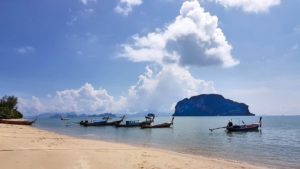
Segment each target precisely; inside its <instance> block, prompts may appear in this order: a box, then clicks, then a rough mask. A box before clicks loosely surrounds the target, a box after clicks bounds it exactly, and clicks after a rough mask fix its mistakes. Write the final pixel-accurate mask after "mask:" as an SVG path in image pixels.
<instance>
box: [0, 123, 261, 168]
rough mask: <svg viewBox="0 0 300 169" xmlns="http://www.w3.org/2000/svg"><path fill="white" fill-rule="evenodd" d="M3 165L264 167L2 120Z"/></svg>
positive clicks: (0, 163) (0, 154) (0, 151)
mask: <svg viewBox="0 0 300 169" xmlns="http://www.w3.org/2000/svg"><path fill="white" fill-rule="evenodd" d="M0 168H1V169H21V168H22V169H202V168H207V169H221V168H236V169H239V168H243V169H245V168H262V167H258V166H253V165H249V164H246V163H241V162H236V161H227V160H222V159H213V158H206V157H202V156H194V155H187V154H181V153H176V152H171V151H166V150H160V149H154V148H145V147H138V146H131V145H126V144H120V143H111V142H104V141H98V140H88V139H80V138H74V137H69V136H64V135H59V134H56V133H51V132H48V131H43V130H40V129H36V128H33V127H30V126H17V125H7V124H0Z"/></svg>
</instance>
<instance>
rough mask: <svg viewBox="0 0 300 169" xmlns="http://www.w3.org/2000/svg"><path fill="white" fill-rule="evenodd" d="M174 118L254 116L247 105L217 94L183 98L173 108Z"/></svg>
mask: <svg viewBox="0 0 300 169" xmlns="http://www.w3.org/2000/svg"><path fill="white" fill-rule="evenodd" d="M173 115H174V116H254V114H252V113H250V112H249V109H248V105H246V104H244V103H238V102H235V101H232V100H230V99H225V98H224V97H223V96H222V95H218V94H202V95H198V96H193V97H191V98H189V99H188V98H185V99H183V100H181V101H179V102H178V103H177V104H176V106H175V113H174V114H173Z"/></svg>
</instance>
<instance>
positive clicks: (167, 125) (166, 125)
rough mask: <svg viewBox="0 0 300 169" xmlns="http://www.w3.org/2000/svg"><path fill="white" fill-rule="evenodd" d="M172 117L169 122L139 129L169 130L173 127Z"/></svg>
mask: <svg viewBox="0 0 300 169" xmlns="http://www.w3.org/2000/svg"><path fill="white" fill-rule="evenodd" d="M173 121H174V117H173V118H172V120H171V122H166V123H161V124H156V125H142V126H141V129H146V128H170V127H171V126H172V125H173Z"/></svg>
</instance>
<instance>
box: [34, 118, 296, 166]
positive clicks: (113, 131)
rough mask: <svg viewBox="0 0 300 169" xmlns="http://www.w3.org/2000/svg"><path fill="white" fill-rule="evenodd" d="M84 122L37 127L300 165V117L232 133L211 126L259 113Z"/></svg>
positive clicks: (269, 163) (55, 121) (239, 121)
mask: <svg viewBox="0 0 300 169" xmlns="http://www.w3.org/2000/svg"><path fill="white" fill-rule="evenodd" d="M171 118H172V117H157V118H156V119H155V123H160V122H169V121H170V120H171ZM80 120H85V119H79V118H73V119H69V120H66V121H62V120H60V119H54V118H52V119H51V118H49V119H38V121H37V122H36V123H35V124H34V126H35V127H37V128H40V129H44V130H49V131H52V132H56V133H59V134H64V135H69V136H75V137H80V138H88V139H99V140H104V141H111V142H120V143H126V144H131V145H138V146H145V147H154V148H161V149H167V150H171V151H176V152H180V153H188V154H194V155H203V156H207V157H213V158H221V159H228V160H234V161H241V162H246V163H250V164H254V165H259V166H265V167H269V168H297V169H300V160H299V159H300V116H263V117H262V128H261V129H260V130H259V131H255V132H232V133H229V132H226V130H225V129H224V128H223V129H219V130H214V131H212V132H211V131H210V130H209V129H210V128H216V127H223V126H226V125H227V123H228V121H229V120H232V121H233V122H234V123H237V124H242V121H244V122H245V123H246V124H249V123H257V122H258V120H259V117H258V116H242V117H238V116H236V117H235V116H234V117H233V116H214V117H175V120H174V126H173V127H172V128H158V129H140V128H116V127H113V126H105V127H82V126H80V125H79V124H78V122H79V121H80ZM89 120H90V119H89ZM93 120H97V118H94V119H93ZM98 120H100V119H99V118H98ZM125 120H144V119H143V117H140V118H137V117H136V118H126V119H125Z"/></svg>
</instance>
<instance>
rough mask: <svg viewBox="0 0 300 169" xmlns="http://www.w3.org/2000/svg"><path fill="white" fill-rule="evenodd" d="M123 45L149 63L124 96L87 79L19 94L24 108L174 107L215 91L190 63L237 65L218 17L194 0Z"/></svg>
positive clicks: (125, 52)
mask: <svg viewBox="0 0 300 169" xmlns="http://www.w3.org/2000/svg"><path fill="white" fill-rule="evenodd" d="M122 47H123V48H122V52H121V54H120V55H121V56H122V57H124V58H127V59H129V60H131V61H133V62H149V65H148V66H147V67H146V71H145V72H144V73H143V74H141V75H140V76H139V77H138V81H137V83H136V84H134V85H132V86H130V87H129V89H128V93H127V94H126V95H125V96H120V97H119V98H117V99H116V98H114V97H113V96H111V95H109V94H108V92H107V91H106V90H105V89H95V88H94V87H93V86H92V85H91V84H85V85H84V86H82V87H81V88H79V89H69V90H63V91H58V92H57V93H56V94H55V95H54V96H52V97H48V98H45V99H39V98H35V97H34V98H32V99H27V100H26V99H21V101H20V106H19V107H20V109H21V110H24V111H26V112H30V111H37V112H57V111H59V112H62V111H63V112H70V111H74V112H84V113H87V112H93V113H98V112H100V113H103V112H126V113H128V112H129V113H130V112H131V113H133V112H143V111H155V112H157V111H164V112H166V111H168V112H170V111H172V110H173V109H174V108H175V104H176V103H177V101H179V100H181V99H183V98H186V97H190V96H193V95H198V94H202V93H214V92H216V90H215V88H214V84H213V83H212V82H207V81H204V80H201V79H198V78H195V77H194V76H193V75H192V74H191V73H190V71H189V69H190V67H192V66H196V67H203V66H210V65H216V66H223V67H230V66H234V65H236V64H238V61H236V60H235V59H234V58H233V57H232V55H231V48H232V47H231V45H230V44H229V43H228V42H227V40H226V37H225V35H224V34H223V32H222V30H221V29H220V28H219V26H218V18H217V17H216V16H213V15H211V14H210V13H208V12H205V10H204V9H203V8H202V7H201V6H200V4H199V2H198V1H196V0H194V1H185V2H184V3H183V5H182V7H181V9H180V14H179V16H177V17H176V19H175V20H174V21H173V22H172V23H170V24H168V25H166V27H164V28H161V29H156V30H155V31H154V32H150V33H148V34H147V35H146V36H138V35H135V36H133V40H132V42H131V43H127V44H123V45H122Z"/></svg>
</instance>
